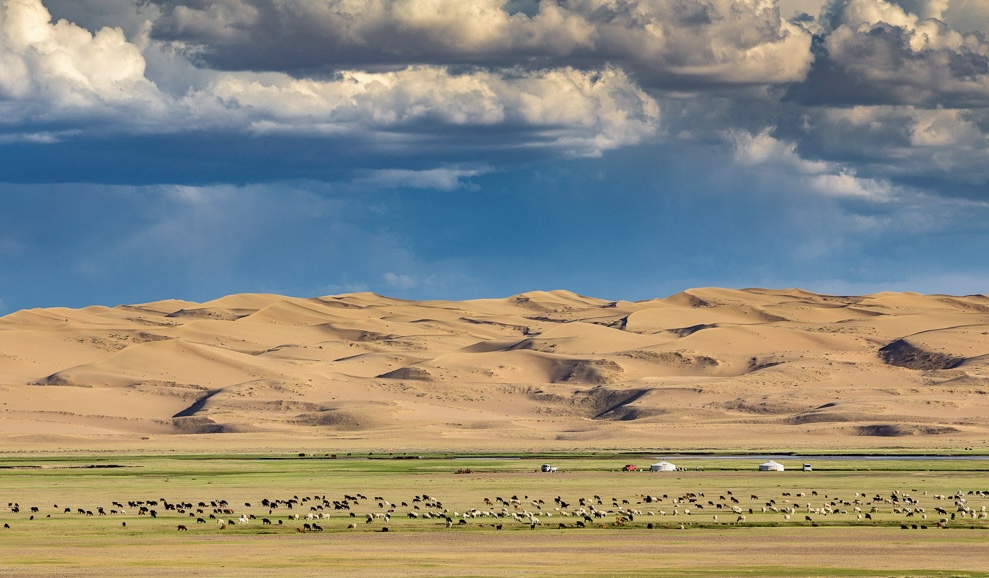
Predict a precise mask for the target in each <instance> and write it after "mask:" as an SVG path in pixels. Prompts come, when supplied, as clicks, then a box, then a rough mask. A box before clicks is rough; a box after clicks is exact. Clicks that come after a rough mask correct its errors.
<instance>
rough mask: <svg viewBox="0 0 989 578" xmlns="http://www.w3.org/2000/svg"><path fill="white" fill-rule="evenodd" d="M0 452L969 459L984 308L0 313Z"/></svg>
mask: <svg viewBox="0 0 989 578" xmlns="http://www.w3.org/2000/svg"><path fill="white" fill-rule="evenodd" d="M0 392H2V399H3V406H2V411H0V448H4V447H5V448H8V449H9V448H14V447H31V445H32V444H40V445H41V446H45V444H48V445H47V446H45V447H49V446H58V447H62V446H65V447H70V446H73V445H79V444H82V445H85V444H90V445H92V444H115V443H118V444H122V445H126V444H134V445H141V444H145V445H146V444H148V443H150V442H152V441H153V442H155V443H160V444H161V445H162V446H166V445H169V444H173V445H180V446H181V445H183V444H186V445H194V444H211V445H213V446H217V447H219V446H224V445H230V446H232V447H237V446H242V447H254V446H256V445H258V444H271V445H292V444H296V445H304V446H319V445H334V444H335V445H352V446H354V447H375V448H377V447H396V448H411V449H416V448H427V449H428V448H451V447H452V448H477V449H483V448H495V447H497V448H504V449H511V448H517V449H526V448H540V449H571V448H574V447H585V448H587V447H590V448H593V447H601V448H616V447H618V448H680V449H684V450H687V449H721V448H731V447H739V448H742V447H745V448H773V447H778V446H779V444H781V443H783V442H786V443H787V444H789V445H791V446H793V445H795V446H798V447H803V448H829V447H832V448H836V449H837V448H858V447H903V448H939V447H945V448H948V447H972V446H975V445H978V446H980V449H986V450H989V447H982V446H985V444H986V441H985V440H987V439H989V436H987V434H989V298H987V297H986V296H985V295H972V296H947V295H920V294H916V293H881V294H875V295H863V296H834V295H821V294H815V293H811V292H808V291H804V290H799V289H782V290H772V289H723V288H698V289H690V290H687V291H683V292H681V293H678V294H676V295H672V296H669V297H666V298H663V299H650V300H646V301H638V302H630V301H610V300H605V299H598V298H593V297H586V296H582V295H577V294H575V293H573V292H569V291H532V292H528V293H524V294H520V295H515V296H511V297H506V298H502V299H479V300H468V301H459V302H454V301H421V302H415V301H407V300H399V299H392V298H388V297H383V296H380V295H375V294H373V293H359V294H348V295H337V296H325V297H318V298H308V299H307V298H297V297H284V296H279V295H272V294H244V295H231V296H227V297H223V298H220V299H215V300H213V301H210V302H207V303H192V302H188V301H179V300H166V301H158V302H154V303H147V304H138V305H122V306H118V307H87V308H83V309H77V310H76V309H67V308H50V309H34V310H25V311H18V312H15V313H12V314H10V315H7V316H5V317H2V318H0Z"/></svg>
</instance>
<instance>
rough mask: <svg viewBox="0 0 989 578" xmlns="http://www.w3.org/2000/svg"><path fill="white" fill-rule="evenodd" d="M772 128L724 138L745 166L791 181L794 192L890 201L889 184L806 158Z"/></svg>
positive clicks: (844, 168)
mask: <svg viewBox="0 0 989 578" xmlns="http://www.w3.org/2000/svg"><path fill="white" fill-rule="evenodd" d="M772 130H773V129H772V128H766V129H764V130H763V131H762V132H760V133H758V134H753V133H750V132H746V131H729V132H727V133H726V134H725V138H726V139H727V140H728V141H729V143H730V144H731V145H732V147H733V152H734V157H735V161H736V162H737V163H739V164H740V165H742V166H745V167H752V168H757V169H759V170H760V171H763V174H765V173H766V172H768V173H770V174H771V175H772V177H774V178H781V179H782V180H783V181H784V182H786V181H789V182H788V183H787V184H786V187H787V188H789V189H791V190H793V191H794V192H797V193H799V192H802V191H809V192H812V193H815V194H818V195H824V196H830V197H839V198H848V199H859V200H864V201H872V202H884V201H888V200H891V198H892V195H893V187H892V186H891V185H890V183H888V182H886V181H884V180H881V179H873V178H863V177H858V176H856V174H855V169H854V168H852V167H848V166H843V165H840V164H836V163H829V162H824V161H812V160H805V159H803V158H801V157H800V155H799V154H798V153H797V146H796V143H792V142H786V141H783V140H780V139H777V138H776V137H774V136H773V135H772Z"/></svg>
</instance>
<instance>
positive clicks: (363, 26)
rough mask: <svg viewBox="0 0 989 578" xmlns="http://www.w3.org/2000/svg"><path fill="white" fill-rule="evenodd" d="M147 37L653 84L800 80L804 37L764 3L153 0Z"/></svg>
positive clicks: (336, 65) (362, 65)
mask: <svg viewBox="0 0 989 578" xmlns="http://www.w3.org/2000/svg"><path fill="white" fill-rule="evenodd" d="M154 4H156V5H157V6H158V7H160V9H161V12H162V17H161V18H160V19H158V20H157V21H156V22H155V24H154V35H155V37H156V38H160V39H164V40H168V41H174V42H179V43H181V44H182V45H183V46H186V47H189V48H190V50H191V51H192V52H193V53H194V54H195V56H196V57H198V58H199V59H200V60H201V62H203V63H205V64H208V65H210V66H215V67H219V68H225V69H230V70H278V71H284V72H290V73H293V74H295V75H299V74H306V73H311V72H313V71H337V70H350V69H355V68H359V69H367V68H369V67H374V66H406V65H413V64H431V65H457V64H470V65H475V66H482V67H485V68H505V67H515V66H519V65H521V64H525V65H527V66H534V67H537V68H545V67H559V66H567V65H570V64H571V63H573V62H575V61H577V62H582V63H584V65H585V66H587V67H589V68H601V67H602V66H604V65H605V64H611V65H614V66H619V67H621V68H623V69H625V70H627V71H629V72H631V73H634V74H635V75H636V76H637V77H639V78H640V79H642V80H643V81H644V82H646V83H649V84H655V85H664V86H674V85H681V84H735V83H741V84H754V83H766V82H770V83H778V82H791V81H797V80H800V79H802V78H803V76H804V74H805V73H806V71H807V69H808V67H809V65H810V62H811V53H810V50H809V49H810V42H811V37H810V34H809V33H807V32H806V31H805V30H803V29H802V28H800V27H798V26H795V25H793V24H791V23H789V22H787V21H786V20H784V19H782V18H781V17H780V13H779V7H778V5H777V4H776V3H775V2H773V1H770V0H689V1H688V0H676V1H668V2H666V1H664V2H654V1H642V0H639V1H627V2H616V1H615V0H562V1H552V2H551V1H546V0H541V1H538V2H537V1H535V0H532V1H526V2H518V3H511V4H509V3H508V2H506V0H430V1H423V0H371V1H368V2H348V1H345V0H329V1H321V2H312V1H284V0H223V1H220V2H217V1H205V0H157V1H155V2H154Z"/></svg>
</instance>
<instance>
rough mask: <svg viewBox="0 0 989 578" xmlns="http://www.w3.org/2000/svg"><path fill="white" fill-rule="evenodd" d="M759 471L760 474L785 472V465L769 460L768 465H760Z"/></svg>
mask: <svg viewBox="0 0 989 578" xmlns="http://www.w3.org/2000/svg"><path fill="white" fill-rule="evenodd" d="M759 471H760V472H782V471H783V464H781V463H779V462H777V461H773V460H769V461H768V462H766V463H762V464H759Z"/></svg>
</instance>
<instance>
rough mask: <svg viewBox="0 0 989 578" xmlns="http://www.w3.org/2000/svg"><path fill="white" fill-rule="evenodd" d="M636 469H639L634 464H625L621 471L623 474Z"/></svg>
mask: <svg viewBox="0 0 989 578" xmlns="http://www.w3.org/2000/svg"><path fill="white" fill-rule="evenodd" d="M637 469H639V468H637V467H635V464H625V467H624V468H622V471H623V472H634V471H635V470H637Z"/></svg>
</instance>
